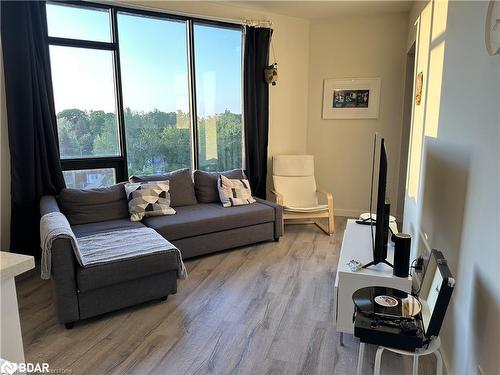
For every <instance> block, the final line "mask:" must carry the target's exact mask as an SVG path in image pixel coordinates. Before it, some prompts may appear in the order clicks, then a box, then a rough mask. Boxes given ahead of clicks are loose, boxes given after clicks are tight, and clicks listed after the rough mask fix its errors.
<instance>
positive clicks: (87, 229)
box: [71, 219, 178, 292]
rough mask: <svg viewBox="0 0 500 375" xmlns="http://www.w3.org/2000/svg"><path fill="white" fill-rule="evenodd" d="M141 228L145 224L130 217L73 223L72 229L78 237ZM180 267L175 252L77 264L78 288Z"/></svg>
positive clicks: (140, 276)
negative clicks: (98, 262) (80, 265)
mask: <svg viewBox="0 0 500 375" xmlns="http://www.w3.org/2000/svg"><path fill="white" fill-rule="evenodd" d="M139 227H144V224H142V223H141V222H132V221H130V219H119V220H108V221H103V222H99V223H87V224H78V225H73V226H71V229H72V230H73V232H74V233H75V236H76V237H83V236H88V235H91V234H96V233H102V232H108V231H114V230H124V229H134V228H139ZM177 268H178V262H177V255H176V253H175V252H171V253H155V254H148V255H144V256H140V257H135V258H129V259H124V260H121V261H117V262H112V263H106V264H99V265H94V266H89V267H77V270H76V280H77V286H78V289H79V290H80V291H81V292H85V291H88V290H93V289H97V288H102V287H106V286H109V285H114V284H117V283H122V282H126V281H130V280H135V279H139V278H142V277H147V276H151V275H154V274H158V273H161V272H167V271H171V270H177Z"/></svg>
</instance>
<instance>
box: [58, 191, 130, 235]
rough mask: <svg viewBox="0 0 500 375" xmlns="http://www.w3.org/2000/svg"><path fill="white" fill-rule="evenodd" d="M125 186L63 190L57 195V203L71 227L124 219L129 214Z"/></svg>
mask: <svg viewBox="0 0 500 375" xmlns="http://www.w3.org/2000/svg"><path fill="white" fill-rule="evenodd" d="M123 185H124V184H123V183H119V184H116V185H111V186H106V187H101V188H95V189H62V190H61V191H60V192H59V194H58V195H57V203H58V204H59V207H60V208H61V212H62V213H63V214H64V215H65V216H66V218H67V219H68V221H69V223H70V224H71V225H78V224H87V223H96V222H100V221H107V220H117V219H124V218H127V217H129V213H128V209H127V196H126V195H125V190H124V189H123Z"/></svg>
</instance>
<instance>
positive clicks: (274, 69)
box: [264, 63, 278, 86]
mask: <svg viewBox="0 0 500 375" xmlns="http://www.w3.org/2000/svg"><path fill="white" fill-rule="evenodd" d="M264 79H265V80H266V82H267V83H268V84H271V85H273V86H276V82H277V81H278V64H277V63H274V64H272V65H269V66H268V67H267V68H265V69H264Z"/></svg>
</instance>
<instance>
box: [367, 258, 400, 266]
mask: <svg viewBox="0 0 500 375" xmlns="http://www.w3.org/2000/svg"><path fill="white" fill-rule="evenodd" d="M378 263H385V264H387V265H388V266H389V267H391V268H394V266H393V265H392V264H391V263H389V262H388V261H387V259H384V260H382V261H381V262H378ZM378 263H375V262H374V261H371V262H370V263H368V264H365V265H364V266H363V267H362V268H368V267H371V266H376V265H377V264H378Z"/></svg>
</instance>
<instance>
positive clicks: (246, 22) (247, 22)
mask: <svg viewBox="0 0 500 375" xmlns="http://www.w3.org/2000/svg"><path fill="white" fill-rule="evenodd" d="M85 1H88V2H94V3H96V2H98V3H101V4H106V5H118V6H123V7H124V8H130V9H137V10H147V11H150V12H157V13H165V14H171V15H174V16H183V17H194V18H199V19H205V20H207V21H219V22H226V23H233V24H235V25H242V26H255V27H272V25H273V23H272V22H271V21H269V20H251V19H237V18H224V17H214V16H207V15H204V14H197V13H187V12H181V11H176V10H170V9H163V8H156V7H151V6H144V5H139V4H131V3H129V2H127V1H112V0H97V1H92V0H85ZM162 2H164V3H168V1H162Z"/></svg>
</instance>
